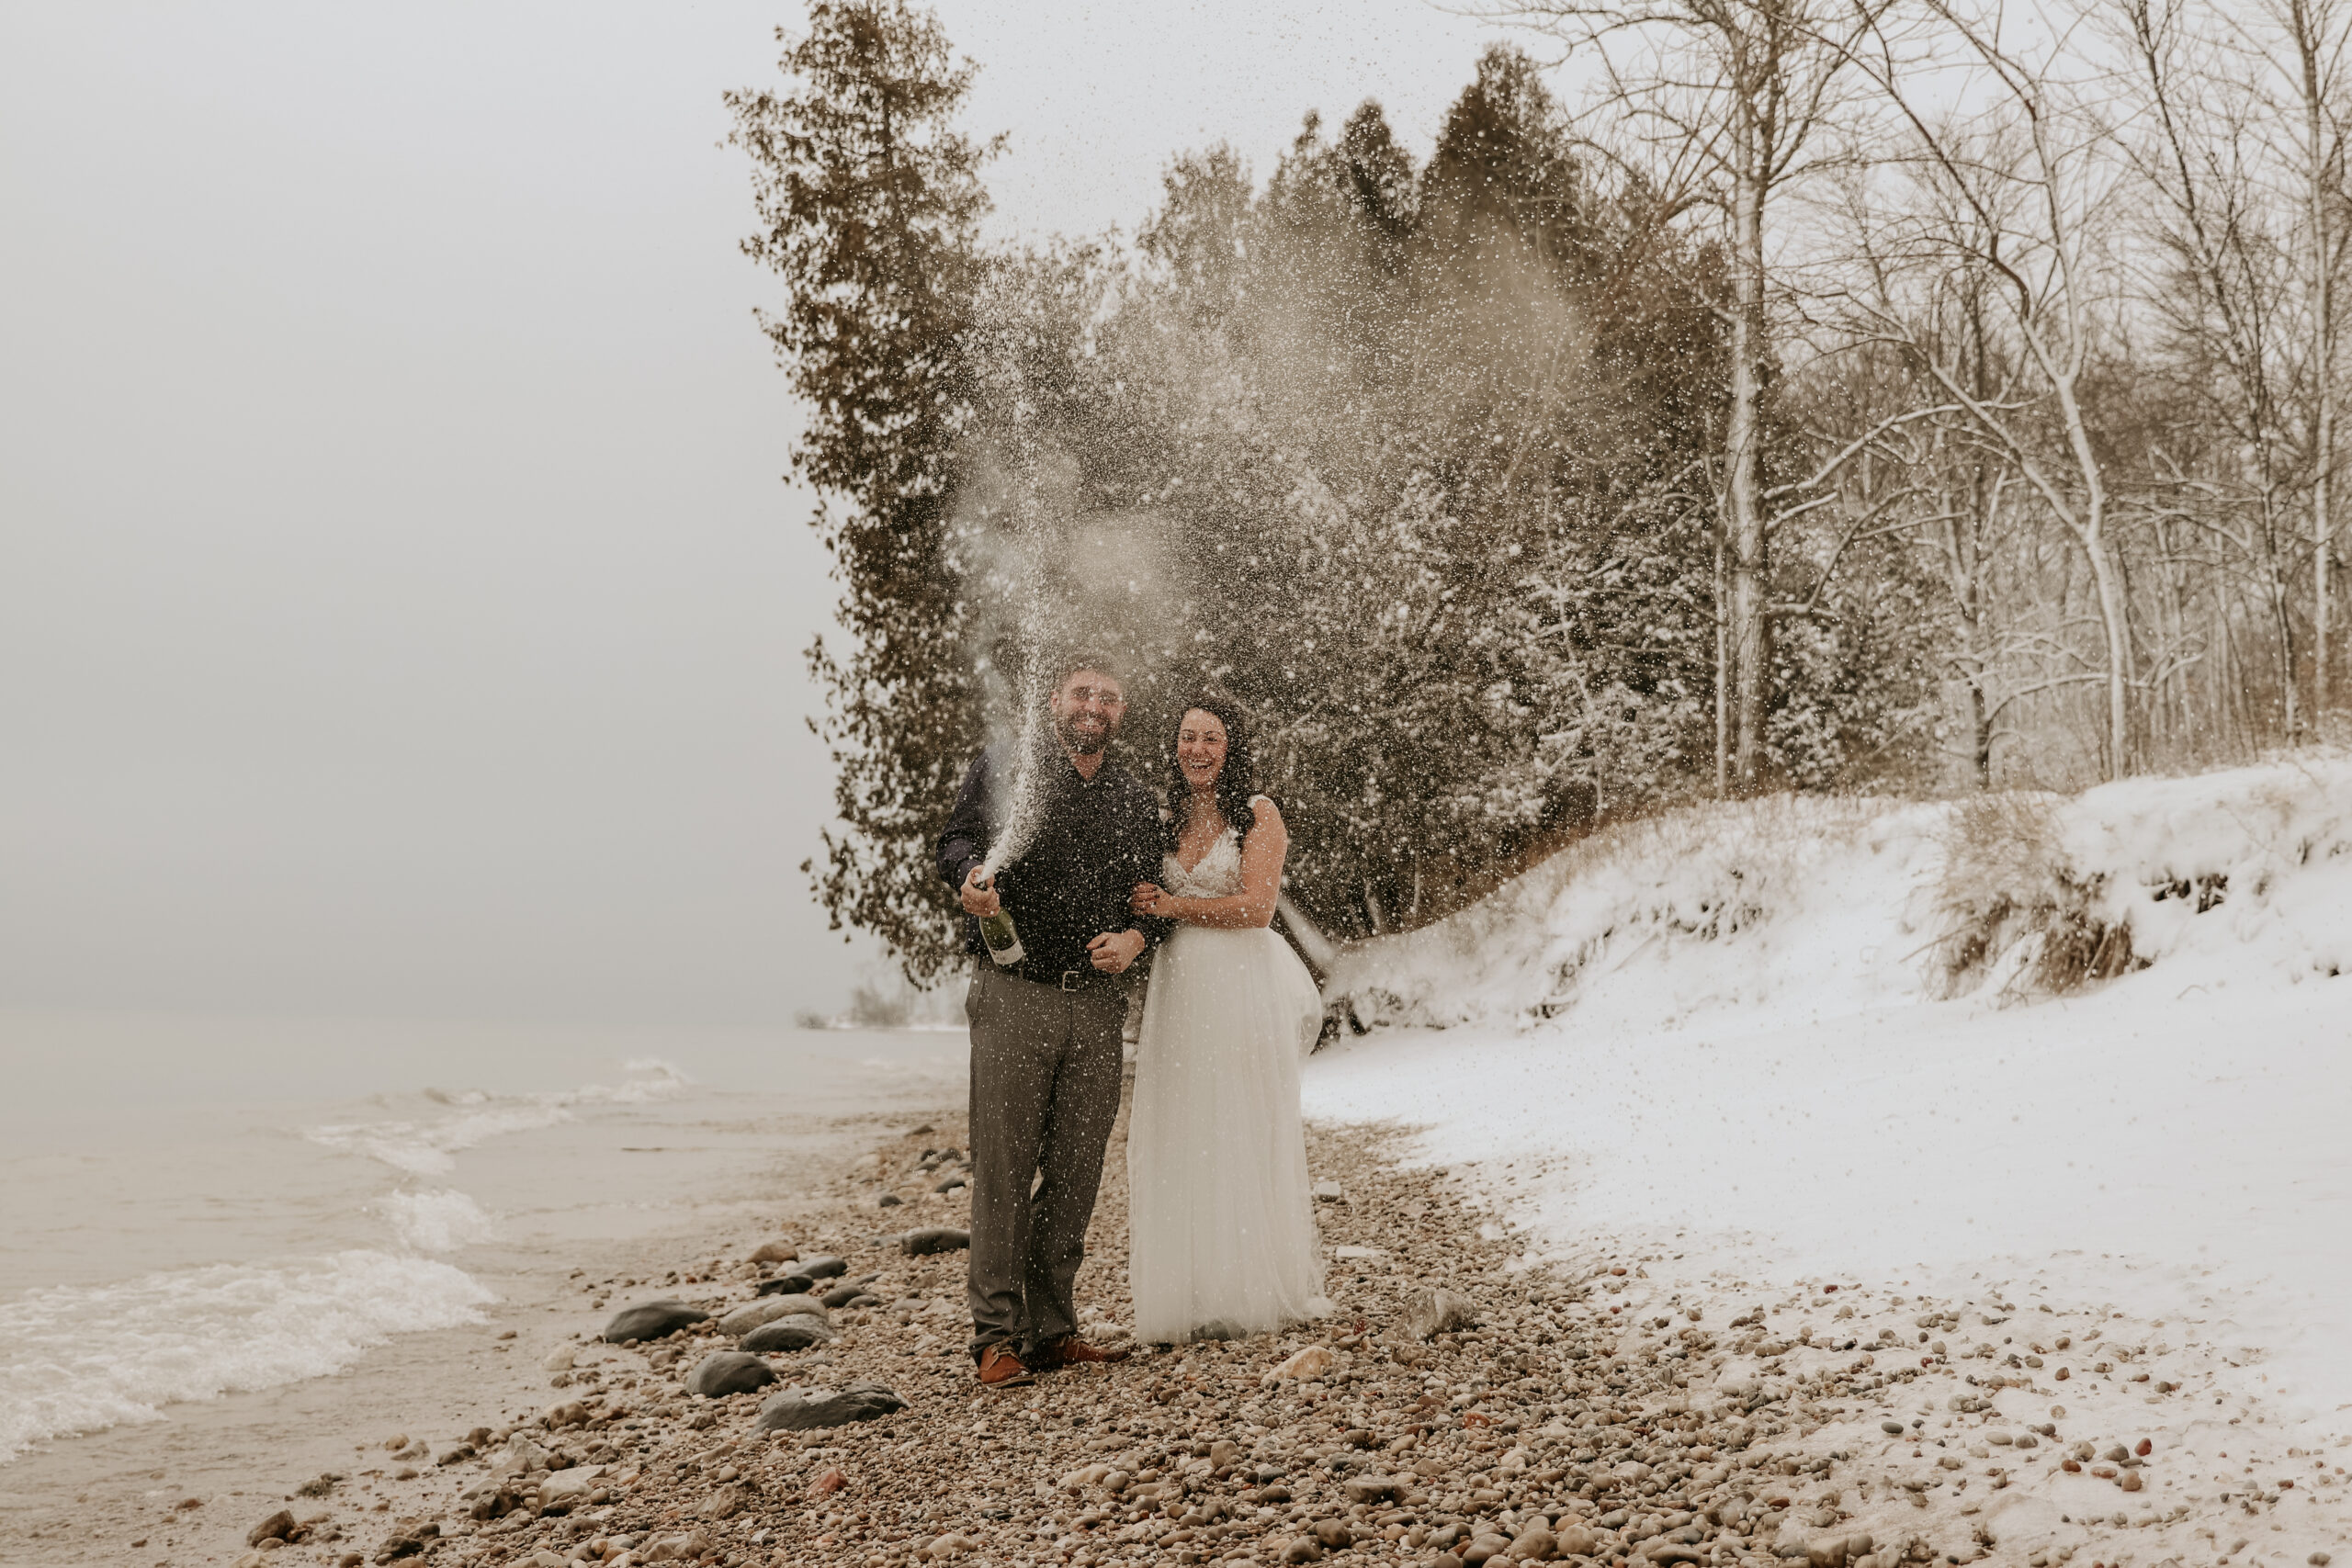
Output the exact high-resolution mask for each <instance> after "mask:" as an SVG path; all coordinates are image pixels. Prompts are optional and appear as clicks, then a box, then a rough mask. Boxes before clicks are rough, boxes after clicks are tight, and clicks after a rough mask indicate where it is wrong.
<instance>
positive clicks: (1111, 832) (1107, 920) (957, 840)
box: [939, 747, 1170, 981]
mask: <svg viewBox="0 0 2352 1568" xmlns="http://www.w3.org/2000/svg"><path fill="white" fill-rule="evenodd" d="M1036 765H1037V771H1038V779H1037V787H1038V789H1039V790H1040V792H1041V795H1040V798H1039V800H1038V802H1037V810H1036V815H1035V824H1036V828H1035V832H1033V833H1032V834H1031V835H1030V837H1029V843H1028V847H1027V848H1025V849H1023V851H1021V852H1019V853H1018V854H1016V855H1015V856H1014V857H1013V858H1012V860H1011V861H1009V862H1008V863H1005V864H1004V865H1003V866H1001V867H1000V868H999V869H998V872H997V876H996V891H997V895H998V897H1001V898H1002V899H1003V900H1004V907H1005V908H1006V909H1007V910H1009V911H1010V912H1011V913H1012V922H1013V924H1014V926H1015V927H1017V928H1018V929H1019V931H1020V932H1021V946H1022V950H1023V954H1024V956H1023V960H1022V964H1021V970H1022V973H1023V974H1024V975H1026V976H1029V977H1030V978H1032V979H1045V980H1047V981H1051V980H1052V979H1053V978H1054V977H1055V976H1058V975H1060V974H1061V973H1062V972H1064V971H1066V970H1072V969H1075V970H1078V971H1080V973H1081V974H1082V975H1084V976H1088V977H1091V976H1093V975H1094V973H1095V971H1094V967H1093V961H1092V960H1091V959H1090V958H1089V957H1088V956H1087V952H1086V944H1087V943H1088V942H1092V941H1093V940H1094V939H1095V938H1096V937H1098V936H1101V935H1102V934H1103V932H1105V931H1127V930H1130V929H1132V930H1135V931H1141V932H1142V933H1143V937H1144V941H1145V942H1146V943H1147V944H1150V943H1156V942H1159V941H1160V940H1161V939H1162V938H1164V937H1166V936H1167V934H1168V932H1169V931H1170V922H1168V921H1166V920H1162V919H1155V918H1153V917H1151V916H1148V915H1136V914H1132V913H1130V912H1129V911H1128V908H1127V898H1128V897H1129V896H1130V895H1131V894H1133V893H1134V891H1135V886H1136V883H1138V882H1157V881H1159V857H1160V852H1161V843H1162V839H1163V830H1162V829H1161V827H1160V821H1159V802H1158V801H1156V800H1154V799H1153V798H1152V795H1151V792H1150V791H1149V790H1148V789H1146V788H1144V786H1143V785H1142V784H1140V783H1138V782H1137V781H1136V777H1135V775H1134V774H1132V773H1128V772H1127V771H1126V770H1125V769H1124V768H1122V767H1120V766H1119V765H1118V764H1117V763H1115V762H1114V761H1110V760H1109V759H1108V758H1105V759H1104V760H1103V765H1102V766H1101V767H1099V768H1097V769H1096V770H1095V771H1094V776H1093V778H1091V779H1086V778H1081V777H1080V775H1079V772H1078V767H1077V765H1076V764H1075V763H1073V762H1072V761H1070V760H1069V754H1068V753H1067V752H1065V751H1063V750H1061V749H1060V748H1058V747H1056V748H1053V749H1052V750H1046V751H1044V752H1041V753H1040V755H1039V756H1038V759H1037V764H1036ZM1006 772H1007V769H1006V767H1005V761H1004V759H1003V757H1001V755H1000V754H999V753H997V752H995V751H984V752H982V753H981V754H980V755H979V756H978V758H976V759H975V760H974V761H973V762H972V766H971V771H970V772H968V773H966V774H965V775H964V787H963V788H962V789H961V790H960V791H958V792H957V793H956V809H955V811H954V812H953V813H952V814H951V815H950V816H949V817H948V818H947V830H946V831H945V832H944V833H942V834H941V835H940V836H939V874H940V877H941V878H942V879H943V880H944V881H945V882H946V883H947V884H948V885H949V886H954V887H961V886H963V885H964V879H965V878H966V877H967V876H968V875H969V874H971V872H972V871H973V869H974V868H975V867H977V866H978V865H979V864H980V863H981V862H982V861H984V860H986V859H987V858H988V852H989V843H990V842H991V841H992V840H993V836H994V834H995V833H996V831H997V830H998V829H999V828H1000V827H1001V826H1002V824H1003V816H1002V804H1003V800H1002V796H1003V793H1004V792H1006V791H1009V790H1010V789H1011V787H1012V784H1011V781H1010V780H1009V779H1007V778H1005V777H1004V774H1005V773H1006ZM964 951H965V952H967V953H983V952H985V951H987V949H986V946H985V944H983V943H982V942H981V941H980V922H979V921H978V919H974V918H973V917H971V916H969V915H967V916H965V917H964Z"/></svg>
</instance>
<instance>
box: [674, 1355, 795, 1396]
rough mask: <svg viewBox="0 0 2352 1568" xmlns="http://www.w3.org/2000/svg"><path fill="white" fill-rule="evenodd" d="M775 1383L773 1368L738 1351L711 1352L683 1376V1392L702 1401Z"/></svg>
mask: <svg viewBox="0 0 2352 1568" xmlns="http://www.w3.org/2000/svg"><path fill="white" fill-rule="evenodd" d="M772 1382H775V1368H774V1367H771V1366H769V1365H768V1364H767V1363H766V1362H765V1361H763V1360H761V1359H759V1358H758V1357H757V1356H753V1355H749V1354H747V1353H745V1352H744V1351H741V1350H713V1351H712V1352H711V1353H710V1354H709V1355H707V1356H705V1357H704V1358H703V1359H702V1360H701V1362H700V1363H699V1364H698V1365H697V1366H695V1370H694V1371H691V1372H688V1373H687V1374H686V1392H687V1393H698V1394H701V1395H702V1396H703V1397H704V1398H705V1399H724V1398H725V1397H726V1396H727V1395H729V1394H730V1393H751V1392H752V1390H754V1389H761V1388H765V1387H767V1385H768V1384H770V1383H772Z"/></svg>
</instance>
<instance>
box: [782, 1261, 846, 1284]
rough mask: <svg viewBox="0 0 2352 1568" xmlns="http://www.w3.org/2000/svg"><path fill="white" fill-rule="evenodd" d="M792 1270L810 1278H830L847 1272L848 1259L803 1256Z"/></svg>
mask: <svg viewBox="0 0 2352 1568" xmlns="http://www.w3.org/2000/svg"><path fill="white" fill-rule="evenodd" d="M794 1272H795V1273H799V1274H806V1275H808V1276H809V1278H810V1279H811V1280H831V1279H832V1278H834V1277H835V1276H836V1275H841V1274H846V1273H848V1272H849V1259H847V1258H802V1259H801V1260H800V1262H799V1264H798V1265H797V1267H796V1268H795V1269H794Z"/></svg>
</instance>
